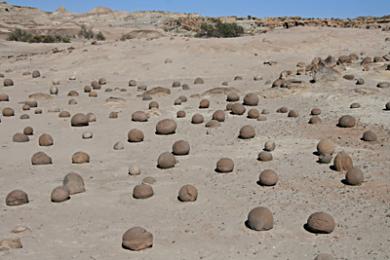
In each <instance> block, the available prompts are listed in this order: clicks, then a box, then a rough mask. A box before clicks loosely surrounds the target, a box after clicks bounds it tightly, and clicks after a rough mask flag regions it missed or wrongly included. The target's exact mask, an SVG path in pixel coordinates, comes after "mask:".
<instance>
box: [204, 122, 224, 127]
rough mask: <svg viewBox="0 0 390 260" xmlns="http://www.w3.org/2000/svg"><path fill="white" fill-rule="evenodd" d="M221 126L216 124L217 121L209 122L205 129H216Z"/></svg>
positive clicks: (218, 123)
mask: <svg viewBox="0 0 390 260" xmlns="http://www.w3.org/2000/svg"><path fill="white" fill-rule="evenodd" d="M220 125H221V123H220V122H218V121H217V120H210V121H208V122H207V123H206V125H205V126H206V127H207V128H216V127H219V126H220Z"/></svg>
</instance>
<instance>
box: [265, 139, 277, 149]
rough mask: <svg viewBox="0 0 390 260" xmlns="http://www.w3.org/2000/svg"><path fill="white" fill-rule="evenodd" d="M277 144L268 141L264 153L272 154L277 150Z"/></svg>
mask: <svg viewBox="0 0 390 260" xmlns="http://www.w3.org/2000/svg"><path fill="white" fill-rule="evenodd" d="M275 147H276V145H275V142H272V141H267V142H265V144H264V149H263V150H264V151H267V152H272V151H273V150H275Z"/></svg>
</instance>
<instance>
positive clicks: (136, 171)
mask: <svg viewBox="0 0 390 260" xmlns="http://www.w3.org/2000/svg"><path fill="white" fill-rule="evenodd" d="M140 174H141V169H140V168H139V166H138V165H136V164H134V165H132V166H130V167H129V175H132V176H135V175H140Z"/></svg>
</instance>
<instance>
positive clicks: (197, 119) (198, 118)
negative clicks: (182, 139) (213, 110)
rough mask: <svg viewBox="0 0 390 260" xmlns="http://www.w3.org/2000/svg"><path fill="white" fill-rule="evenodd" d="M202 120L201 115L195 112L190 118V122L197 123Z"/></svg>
mask: <svg viewBox="0 0 390 260" xmlns="http://www.w3.org/2000/svg"><path fill="white" fill-rule="evenodd" d="M203 122H204V117H203V115H201V114H198V113H196V114H194V115H193V116H192V119H191V123H192V124H195V125H198V124H202V123H203Z"/></svg>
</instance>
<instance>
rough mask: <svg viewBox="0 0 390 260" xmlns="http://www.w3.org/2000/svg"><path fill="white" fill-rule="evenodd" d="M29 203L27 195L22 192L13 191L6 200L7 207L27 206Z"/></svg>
mask: <svg viewBox="0 0 390 260" xmlns="http://www.w3.org/2000/svg"><path fill="white" fill-rule="evenodd" d="M28 202H29V201H28V196H27V193H25V192H24V191H22V190H13V191H11V192H10V193H8V195H7V197H6V198H5V204H6V205H7V206H19V205H23V204H27V203H28Z"/></svg>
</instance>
